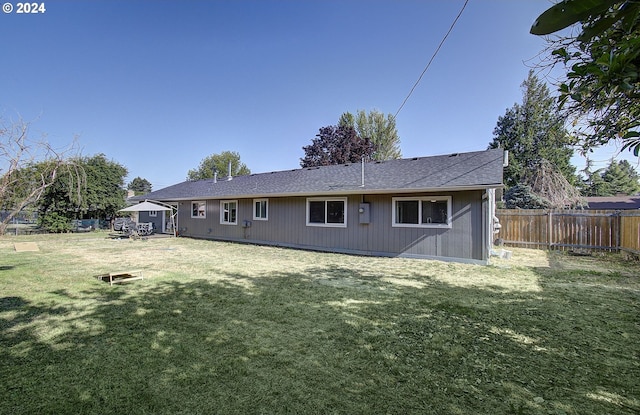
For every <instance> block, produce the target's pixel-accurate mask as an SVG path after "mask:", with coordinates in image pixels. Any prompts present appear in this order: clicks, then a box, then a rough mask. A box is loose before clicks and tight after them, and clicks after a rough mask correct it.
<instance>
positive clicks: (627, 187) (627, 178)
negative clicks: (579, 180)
mask: <svg viewBox="0 0 640 415" xmlns="http://www.w3.org/2000/svg"><path fill="white" fill-rule="evenodd" d="M639 178H640V176H639V175H638V173H637V172H636V171H635V169H634V168H633V166H631V164H630V163H629V162H628V161H627V160H621V161H619V162H616V161H615V160H612V161H611V163H610V164H609V166H608V167H607V168H606V169H600V170H596V171H595V172H592V173H590V174H589V175H588V176H587V179H586V180H585V186H584V190H583V194H584V195H585V196H615V195H635V194H636V193H638V192H639V191H640V182H639V181H638V180H639Z"/></svg>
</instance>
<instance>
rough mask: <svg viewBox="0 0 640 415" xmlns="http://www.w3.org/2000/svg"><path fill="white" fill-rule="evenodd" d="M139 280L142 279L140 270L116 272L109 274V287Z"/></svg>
mask: <svg viewBox="0 0 640 415" xmlns="http://www.w3.org/2000/svg"><path fill="white" fill-rule="evenodd" d="M141 279H143V276H142V270H135V271H118V272H110V273H109V285H113V284H117V283H120V282H126V281H133V280H141Z"/></svg>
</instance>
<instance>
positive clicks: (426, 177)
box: [132, 149, 503, 200]
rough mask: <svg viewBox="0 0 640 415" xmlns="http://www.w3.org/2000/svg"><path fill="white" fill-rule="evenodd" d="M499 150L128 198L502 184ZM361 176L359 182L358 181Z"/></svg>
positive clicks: (281, 174)
mask: <svg viewBox="0 0 640 415" xmlns="http://www.w3.org/2000/svg"><path fill="white" fill-rule="evenodd" d="M502 170H503V150H501V149H490V150H486V151H477V152H469V153H454V154H447V155H440V156H430V157H414V158H406V159H398V160H386V161H376V162H368V163H364V175H363V174H362V164H361V163H349V164H340V165H333V166H322V167H309V168H300V169H294V170H284V171H276V172H270V173H259V174H251V175H246V176H236V177H233V179H232V180H227V178H226V177H222V178H218V180H217V182H216V181H214V179H205V180H198V181H185V182H182V183H178V184H175V185H173V186H169V187H165V188H163V189H160V190H156V191H154V192H151V193H149V194H146V195H144V196H137V197H135V198H132V199H133V200H137V199H140V200H142V199H148V198H151V199H155V200H196V199H222V198H235V197H269V196H270V197H276V196H305V195H319V196H324V195H340V194H353V193H358V194H361V193H368V194H371V193H415V192H428V191H446V190H466V189H485V188H491V187H500V186H502ZM363 176H364V185H362V183H363Z"/></svg>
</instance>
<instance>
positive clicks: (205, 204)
mask: <svg viewBox="0 0 640 415" xmlns="http://www.w3.org/2000/svg"><path fill="white" fill-rule="evenodd" d="M196 203H198V204H200V203H202V204H204V215H202V216H194V215H193V205H194V204H196ZM198 210H199V209H198ZM191 218H193V219H206V218H207V202H205V201H204V200H194V201H192V202H191Z"/></svg>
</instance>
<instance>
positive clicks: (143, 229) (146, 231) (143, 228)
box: [137, 222, 153, 235]
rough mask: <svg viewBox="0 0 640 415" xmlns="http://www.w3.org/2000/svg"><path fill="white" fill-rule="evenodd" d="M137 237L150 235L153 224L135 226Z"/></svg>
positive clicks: (143, 223) (144, 223)
mask: <svg viewBox="0 0 640 415" xmlns="http://www.w3.org/2000/svg"><path fill="white" fill-rule="evenodd" d="M137 230H138V235H151V234H152V233H153V222H141V223H138V226H137Z"/></svg>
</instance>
